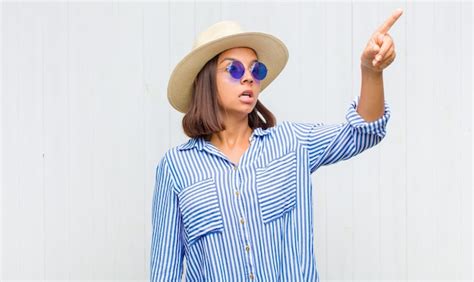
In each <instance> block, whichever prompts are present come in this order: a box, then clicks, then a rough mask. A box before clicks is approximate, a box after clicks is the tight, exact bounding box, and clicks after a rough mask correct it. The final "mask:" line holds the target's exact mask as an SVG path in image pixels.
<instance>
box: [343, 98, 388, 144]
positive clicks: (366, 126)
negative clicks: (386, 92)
mask: <svg viewBox="0 0 474 282" xmlns="http://www.w3.org/2000/svg"><path fill="white" fill-rule="evenodd" d="M359 98H360V97H359V96H357V97H356V98H355V99H354V100H353V101H352V103H351V105H350V107H349V109H348V111H347V115H346V119H347V121H348V122H349V124H350V125H351V126H352V127H353V128H354V129H355V130H356V131H358V132H360V133H364V134H376V135H378V136H380V137H384V136H385V134H386V131H385V127H386V125H387V122H388V120H389V119H390V107H389V106H388V104H387V102H386V101H384V108H385V109H384V113H383V115H382V116H381V117H380V118H379V119H377V120H374V121H371V122H367V121H365V120H364V119H363V118H362V117H361V116H360V115H359V113H358V112H357V111H356V109H357V105H358V103H359Z"/></svg>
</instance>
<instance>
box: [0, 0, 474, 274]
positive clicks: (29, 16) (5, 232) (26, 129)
mask: <svg viewBox="0 0 474 282" xmlns="http://www.w3.org/2000/svg"><path fill="white" fill-rule="evenodd" d="M397 7H401V8H403V9H404V14H403V15H402V17H401V18H400V19H399V21H398V22H397V23H396V24H395V25H394V26H393V28H392V29H391V31H390V34H391V35H392V37H393V38H394V41H395V46H396V51H397V59H396V60H395V62H394V63H393V64H392V65H391V66H390V67H389V68H388V69H386V70H385V71H384V84H385V96H386V99H387V102H388V103H389V105H390V106H391V110H392V117H391V119H390V121H389V124H388V127H387V136H386V138H385V139H384V140H383V141H382V143H380V144H379V145H378V146H376V147H374V148H372V149H369V150H368V151H366V152H364V153H363V154H361V155H359V156H356V157H354V158H353V159H351V160H349V161H345V162H340V163H338V164H335V165H332V166H329V167H324V168H322V169H320V170H319V171H318V172H317V173H315V174H314V176H313V181H314V186H315V187H314V207H315V209H314V216H315V226H314V231H315V244H316V256H317V262H318V270H319V272H320V275H321V279H322V280H323V281H326V280H344V281H365V280H374V281H381V280H401V281H406V280H417V279H426V280H435V279H436V280H448V281H455V280H471V279H472V274H471V271H472V267H473V264H472V257H471V250H472V229H471V227H472V213H471V208H472V174H471V172H472V159H471V156H472V147H471V143H472V120H471V112H472V48H473V47H472V33H473V29H472V3H470V2H467V1H463V2H451V1H444V2H439V1H438V2H382V3H379V2H358V1H355V2H352V3H351V2H347V1H346V2H337V3H326V2H309V1H305V2H279V3H277V2H268V1H267V2H243V1H238V2H235V1H233V2H229V1H222V2H213V3H204V2H201V1H198V2H179V3H175V2H157V3H125V2H104V3H86V2H82V3H81V2H71V3H67V2H52V3H49V4H39V3H33V4H31V3H30V4H28V3H21V2H10V3H6V2H3V3H2V8H3V10H2V13H1V16H2V20H1V23H2V29H1V35H2V44H1V47H2V73H3V75H2V88H1V92H2V99H1V115H0V116H1V122H2V126H1V128H2V130H1V138H0V139H1V141H0V142H1V145H2V146H1V148H2V151H1V157H2V164H1V172H0V173H1V174H0V176H1V185H2V186H1V187H2V193H1V215H2V217H1V220H2V222H1V227H2V231H1V236H2V249H1V259H2V263H1V264H0V267H1V268H0V272H1V276H0V278H1V279H3V280H13V279H32V280H46V281H49V280H54V279H61V280H73V279H74V280H83V281H90V280H130V281H139V280H141V281H145V280H147V279H148V271H149V252H150V250H149V249H150V238H151V203H152V193H153V184H154V172H155V167H156V164H157V162H158V160H159V159H160V158H161V156H162V155H163V153H164V152H165V151H166V150H167V149H168V148H169V147H171V146H175V145H178V144H180V143H182V142H184V141H185V140H186V137H185V136H184V134H183V133H182V130H181V126H180V125H181V117H182V115H181V114H179V113H178V112H176V111H174V110H173V109H172V108H171V107H170V106H169V104H168V102H167V99H166V92H165V90H166V86H167V81H168V78H169V75H170V72H171V70H172V68H173V67H174V65H175V64H176V63H177V62H178V61H179V60H180V59H181V57H182V56H184V55H185V54H186V53H187V52H188V51H189V50H190V48H191V46H192V41H193V38H194V36H195V35H197V33H198V32H199V31H201V30H202V29H204V28H206V27H207V26H209V25H210V24H212V23H214V22H215V21H218V20H222V19H232V20H238V21H240V22H241V23H242V25H243V26H244V27H245V28H246V29H256V30H260V31H266V32H270V33H272V34H275V35H276V36H278V37H280V38H281V39H282V40H283V41H284V42H286V44H287V46H288V48H289V51H290V59H289V63H288V65H287V67H286V69H285V70H284V71H283V73H282V74H281V76H280V77H279V78H278V79H277V80H276V81H275V82H274V83H273V84H272V85H271V86H269V87H268V88H267V89H266V90H265V91H264V92H263V93H262V95H263V96H262V100H263V102H264V103H265V104H266V105H267V106H269V107H270V108H271V109H272V111H273V112H274V113H275V114H276V116H277V118H278V120H279V121H283V120H293V121H313V122H326V123H339V122H343V121H345V113H346V110H347V108H348V106H349V103H350V102H351V100H352V98H353V97H355V96H356V95H359V91H360V68H359V62H360V61H359V60H360V54H361V52H362V50H363V48H364V47H365V44H366V42H367V40H368V39H369V36H370V35H371V34H372V32H373V31H374V30H375V28H377V27H378V26H379V25H380V24H381V23H382V22H383V21H384V20H385V19H386V17H388V16H389V15H390V13H391V12H392V11H393V10H394V9H395V8H397Z"/></svg>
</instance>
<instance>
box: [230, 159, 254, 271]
mask: <svg viewBox="0 0 474 282" xmlns="http://www.w3.org/2000/svg"><path fill="white" fill-rule="evenodd" d="M241 169H242V167H239V169H235V167H234V173H235V175H234V176H235V178H234V179H235V183H236V184H237V188H236V191H235V196H236V197H235V199H236V201H237V207H238V212H239V215H238V216H239V219H238V220H239V227H240V230H241V234H242V241H241V244H242V245H243V250H244V251H245V254H246V256H247V262H248V271H249V272H247V273H251V274H252V275H254V274H253V271H254V269H253V268H254V264H253V258H252V254H251V248H250V238H249V237H250V236H249V233H248V231H249V230H248V228H247V226H248V225H247V218H246V216H245V213H244V203H243V201H244V200H245V198H244V197H243V195H242V192H241V191H242V187H243V186H244V180H242V173H241Z"/></svg>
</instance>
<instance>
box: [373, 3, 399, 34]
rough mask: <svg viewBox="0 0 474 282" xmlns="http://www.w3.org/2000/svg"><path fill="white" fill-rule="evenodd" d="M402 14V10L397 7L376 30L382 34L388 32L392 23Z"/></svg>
mask: <svg viewBox="0 0 474 282" xmlns="http://www.w3.org/2000/svg"><path fill="white" fill-rule="evenodd" d="M402 14H403V10H402V9H400V8H398V9H396V10H395V11H394V12H393V13H392V15H391V16H390V17H389V18H388V19H387V20H386V21H385V22H384V23H383V24H382V25H381V26H380V27H379V28H378V31H379V32H380V33H382V34H385V33H387V32H388V30H389V29H390V28H391V27H392V25H393V24H394V23H395V22H396V21H397V20H398V18H399V17H400V16H401V15H402Z"/></svg>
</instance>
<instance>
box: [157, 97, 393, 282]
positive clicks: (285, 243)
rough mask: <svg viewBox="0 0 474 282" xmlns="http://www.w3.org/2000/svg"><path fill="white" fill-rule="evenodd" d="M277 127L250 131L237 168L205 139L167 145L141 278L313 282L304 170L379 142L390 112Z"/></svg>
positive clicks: (309, 210)
mask: <svg viewBox="0 0 474 282" xmlns="http://www.w3.org/2000/svg"><path fill="white" fill-rule="evenodd" d="M357 103H358V98H356V99H354V101H353V102H352V103H351V105H350V107H349V109H348V111H347V115H346V120H347V121H346V122H344V123H341V124H335V125H324V124H321V123H317V124H312V123H296V122H283V123H281V124H278V125H277V126H275V127H272V128H268V129H266V130H263V129H261V128H257V129H254V130H253V133H252V136H251V143H250V146H249V148H248V149H247V151H245V153H244V154H243V155H242V157H241V159H240V162H239V164H233V163H232V162H231V161H230V160H229V159H228V158H227V157H226V156H225V155H224V154H222V153H221V152H220V151H219V150H218V149H217V148H216V147H215V146H213V145H212V143H210V142H209V141H206V140H204V139H202V138H193V139H190V140H189V141H188V142H187V143H185V144H182V145H180V146H177V147H174V148H172V149H170V150H169V151H168V152H166V154H165V155H164V157H163V158H162V159H161V160H160V162H159V164H158V165H157V168H156V183H155V187H154V194H153V203H152V226H153V227H152V239H151V254H150V280H151V281H180V280H181V276H182V272H183V259H184V257H185V258H186V281H319V276H318V271H317V264H316V258H315V254H314V244H313V217H312V216H313V212H312V204H311V203H312V184H311V173H313V172H315V171H316V170H317V169H318V168H319V167H320V166H323V165H328V164H333V163H336V162H338V161H340V160H347V159H349V158H351V157H353V156H355V155H357V154H359V153H361V152H362V151H364V150H365V149H368V148H370V147H372V146H374V145H376V144H377V143H379V142H380V141H381V140H382V139H383V138H384V136H385V127H386V124H387V122H388V120H389V118H390V110H389V107H388V105H387V103H385V112H384V114H383V116H382V117H380V118H379V119H378V120H376V121H373V122H366V121H365V120H363V119H362V117H361V116H360V115H359V114H358V113H357V112H356V107H357Z"/></svg>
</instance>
